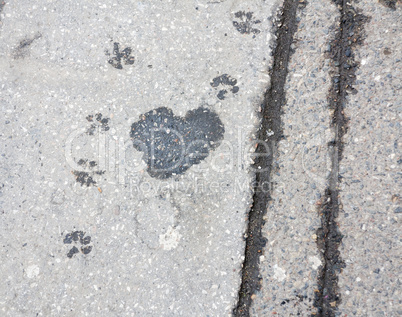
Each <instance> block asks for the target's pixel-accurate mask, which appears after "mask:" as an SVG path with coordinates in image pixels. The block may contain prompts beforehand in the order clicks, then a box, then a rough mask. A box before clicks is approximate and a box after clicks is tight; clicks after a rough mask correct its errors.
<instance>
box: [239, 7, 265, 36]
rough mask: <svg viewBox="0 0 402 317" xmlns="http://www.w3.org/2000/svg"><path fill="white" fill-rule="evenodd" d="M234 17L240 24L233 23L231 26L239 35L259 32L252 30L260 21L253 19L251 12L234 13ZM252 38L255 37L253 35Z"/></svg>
mask: <svg viewBox="0 0 402 317" xmlns="http://www.w3.org/2000/svg"><path fill="white" fill-rule="evenodd" d="M235 17H236V18H238V19H239V20H240V22H238V21H233V26H234V27H235V28H236V29H237V31H239V32H240V33H241V34H251V33H253V34H258V33H260V32H261V31H260V30H258V29H255V28H253V25H255V24H259V23H261V21H260V20H254V19H253V12H245V11H239V12H236V13H235ZM253 37H255V35H254V36H253Z"/></svg>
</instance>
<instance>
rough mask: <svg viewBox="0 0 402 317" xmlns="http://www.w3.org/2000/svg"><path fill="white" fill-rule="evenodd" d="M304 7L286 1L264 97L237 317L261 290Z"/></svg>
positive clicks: (243, 316)
mask: <svg viewBox="0 0 402 317" xmlns="http://www.w3.org/2000/svg"><path fill="white" fill-rule="evenodd" d="M304 4H305V2H304V1H303V0H301V1H299V0H285V1H284V4H283V7H282V11H281V16H280V17H279V24H278V25H277V30H276V47H275V50H274V52H275V53H274V60H273V67H272V71H271V74H270V77H271V85H270V87H269V89H268V90H267V92H266V93H265V96H264V102H263V107H262V118H261V119H262V120H261V124H260V128H259V131H258V140H265V142H263V143H259V144H258V146H257V149H256V154H257V157H256V159H255V162H254V168H255V170H256V171H258V170H260V171H259V172H256V175H255V182H254V184H253V185H254V186H253V187H254V188H253V190H254V196H253V205H252V207H251V209H250V211H249V215H248V228H247V235H246V237H247V238H246V248H245V260H244V263H243V268H242V283H241V286H240V290H239V294H238V302H237V306H236V307H235V308H234V310H233V315H234V316H235V317H248V316H250V312H249V310H250V306H251V303H252V295H253V294H254V293H255V291H257V290H259V289H260V280H261V277H260V272H259V258H260V255H261V254H262V249H263V247H264V246H265V243H266V239H265V238H264V237H263V235H262V232H261V229H262V227H263V225H264V220H263V217H264V215H265V214H266V212H267V206H268V202H269V200H270V196H271V195H270V189H268V190H266V188H264V185H265V184H270V179H271V171H273V169H274V159H273V155H274V153H276V152H277V147H278V142H279V141H280V140H281V138H282V137H283V132H282V121H281V112H282V107H283V105H285V103H286V99H285V89H284V87H285V82H286V77H287V74H288V63H289V57H290V54H291V49H290V46H291V44H292V43H293V37H294V33H295V32H296V29H297V20H296V12H297V9H298V7H300V6H301V5H304ZM258 154H260V155H258ZM264 154H269V155H264Z"/></svg>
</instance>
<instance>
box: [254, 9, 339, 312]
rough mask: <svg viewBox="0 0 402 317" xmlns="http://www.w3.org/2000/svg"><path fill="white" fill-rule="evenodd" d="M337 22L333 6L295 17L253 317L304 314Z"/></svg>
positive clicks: (325, 168) (325, 165)
mask: <svg viewBox="0 0 402 317" xmlns="http://www.w3.org/2000/svg"><path fill="white" fill-rule="evenodd" d="M338 18H339V14H338V11H337V9H336V7H335V6H334V5H332V4H331V3H328V2H325V1H320V2H319V3H314V4H308V5H307V6H306V7H305V8H304V9H303V10H300V11H299V12H298V19H299V28H298V30H297V32H296V34H295V43H294V44H293V45H292V46H293V48H294V50H295V52H294V54H293V55H292V56H291V59H290V63H289V73H288V78H287V83H286V87H285V88H286V100H287V102H286V106H285V107H284V109H283V111H284V114H283V116H282V122H283V129H284V131H283V133H284V136H285V137H284V139H283V140H282V141H281V142H280V143H279V152H278V153H277V154H276V157H275V166H276V169H275V172H274V174H273V176H272V182H273V194H272V201H271V202H270V205H269V207H268V211H267V215H266V216H265V218H266V219H265V220H266V223H265V226H264V228H263V231H264V235H265V237H266V239H267V245H266V247H265V249H264V251H263V255H262V256H261V269H260V271H261V276H262V278H263V279H262V288H261V291H260V292H258V293H257V294H256V295H255V300H254V305H253V307H252V311H251V312H252V316H272V315H273V314H277V315H278V316H309V315H310V314H311V313H313V312H316V309H315V308H314V307H313V302H314V297H315V295H314V294H315V292H314V291H315V290H316V289H317V278H318V276H317V271H318V269H319V267H320V266H321V265H322V259H321V255H320V252H319V250H318V248H317V243H316V239H317V235H316V231H317V229H318V228H319V227H320V225H321V222H320V218H319V215H318V212H317V206H318V205H317V204H318V203H319V202H320V201H321V197H322V195H323V194H324V190H325V188H326V187H327V186H328V182H327V177H328V173H329V168H330V166H331V165H330V162H329V160H330V158H329V153H328V147H327V144H328V142H329V141H330V140H331V138H332V133H331V129H330V111H329V109H328V103H327V100H326V99H327V94H328V90H329V87H330V84H331V79H330V77H329V70H330V67H329V61H328V59H327V58H326V57H325V51H326V47H327V44H328V42H329V41H330V40H331V37H332V36H333V35H332V33H331V32H330V28H331V27H332V26H333V25H334V23H335V21H336V19H338Z"/></svg>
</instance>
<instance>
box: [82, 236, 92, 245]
mask: <svg viewBox="0 0 402 317" xmlns="http://www.w3.org/2000/svg"><path fill="white" fill-rule="evenodd" d="M90 242H91V237H90V236H86V237H85V238H83V239H81V243H82V244H89V243H90Z"/></svg>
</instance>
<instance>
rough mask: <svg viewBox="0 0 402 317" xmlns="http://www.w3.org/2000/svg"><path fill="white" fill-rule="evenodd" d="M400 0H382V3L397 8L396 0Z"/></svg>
mask: <svg viewBox="0 0 402 317" xmlns="http://www.w3.org/2000/svg"><path fill="white" fill-rule="evenodd" d="M397 1H398V0H380V3H381V4H382V5H384V6H386V7H388V8H390V9H392V10H396V2H397Z"/></svg>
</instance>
